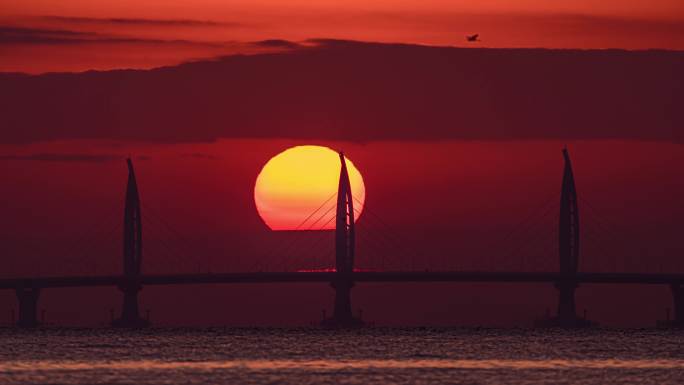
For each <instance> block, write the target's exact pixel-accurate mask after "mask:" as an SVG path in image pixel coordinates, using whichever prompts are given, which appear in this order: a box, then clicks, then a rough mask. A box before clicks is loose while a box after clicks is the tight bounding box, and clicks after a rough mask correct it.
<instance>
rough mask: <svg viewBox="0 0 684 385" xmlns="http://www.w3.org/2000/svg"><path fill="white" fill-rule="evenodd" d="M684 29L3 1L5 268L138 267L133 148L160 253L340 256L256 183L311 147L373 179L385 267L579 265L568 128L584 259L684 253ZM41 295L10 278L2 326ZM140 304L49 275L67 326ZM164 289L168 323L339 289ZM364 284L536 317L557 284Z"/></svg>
mask: <svg viewBox="0 0 684 385" xmlns="http://www.w3.org/2000/svg"><path fill="white" fill-rule="evenodd" d="M312 3H315V5H312ZM474 33H479V34H480V38H481V40H482V41H481V42H476V43H468V42H466V40H465V35H468V34H474ZM607 48H610V49H608V50H605V49H607ZM683 50H684V2H682V1H681V0H652V1H648V2H647V1H626V0H623V1H617V0H607V1H590V0H573V1H569V0H567V1H566V0H563V1H533V0H519V1H503V0H483V1H467V2H466V1H447V0H444V1H438V0H432V1H430V0H427V1H426V0H423V1H374V2H369V1H358V0H352V1H345V2H336V1H317V2H311V1H304V0H302V1H258V2H255V1H221V0H197V1H192V2H190V1H178V0H167V1H161V0H160V1H143V0H136V1H128V0H126V1H103V0H100V1H87V2H84V1H75V0H62V1H37V0H16V1H14V0H12V1H9V0H0V128H1V131H0V132H2V134H3V135H2V136H1V137H0V179H1V180H2V184H0V197H1V198H2V199H0V242H2V244H3V256H2V267H0V276H11V277H16V276H28V275H40V276H43V275H84V274H85V275H87V274H114V273H117V272H119V271H120V269H121V266H120V265H121V244H120V243H121V228H120V225H121V219H122V217H123V212H122V209H123V199H124V191H125V181H126V178H127V174H126V171H127V170H126V165H125V162H124V159H125V158H126V157H129V156H130V157H132V158H133V160H134V163H135V167H136V172H137V176H138V184H139V187H140V194H141V199H142V201H143V208H142V211H143V215H144V216H145V221H146V222H145V223H144V231H145V233H144V237H145V240H146V241H145V242H146V243H145V245H146V246H145V247H146V249H145V259H144V262H143V271H144V272H145V273H148V272H150V273H167V272H168V273H182V272H198V271H202V272H207V271H213V272H225V271H229V272H232V271H245V270H249V271H253V270H255V269H258V270H278V269H284V268H287V269H290V270H297V269H310V268H328V267H330V266H331V264H332V259H330V258H328V257H329V255H330V253H332V252H333V249H332V247H333V243H332V238H331V234H330V232H309V233H307V234H304V235H302V234H298V233H296V232H287V231H285V232H282V231H278V232H274V231H271V230H270V228H269V227H268V226H267V223H265V222H264V220H263V219H262V217H260V216H259V213H258V211H257V207H256V203H255V184H256V182H257V178H258V175H259V173H260V171H261V170H262V168H263V167H264V165H266V164H267V162H268V161H269V160H271V159H272V158H273V157H274V156H276V155H277V154H279V153H281V152H282V151H285V150H287V149H288V148H291V147H294V146H301V145H320V146H326V147H329V148H331V149H334V150H343V151H344V153H345V155H346V156H347V158H348V159H349V160H350V161H351V162H353V164H354V166H355V168H356V169H358V172H359V173H360V175H361V176H362V177H363V184H364V186H365V191H364V193H365V206H364V210H366V211H365V212H364V215H363V216H362V217H361V218H360V219H359V221H358V242H359V244H358V251H357V261H358V263H359V267H362V268H368V269H388V270H390V269H395V270H396V269H407V268H408V267H411V268H416V269H421V270H440V269H441V270H445V269H463V270H468V269H469V270H519V269H527V270H535V271H544V270H554V269H557V263H558V261H557V259H558V257H557V245H556V243H557V241H556V238H557V234H556V233H555V231H556V226H557V223H556V222H557V205H558V201H559V199H560V197H559V191H560V182H561V175H562V174H561V173H562V170H563V163H562V155H561V149H562V148H563V146H568V148H569V150H570V156H571V157H572V160H573V166H574V168H575V179H576V182H577V189H578V193H579V196H580V198H581V200H580V221H581V223H582V227H581V231H582V254H581V256H580V270H581V271H649V272H673V271H676V272H684V259H683V258H684V257H683V256H684V244H683V243H682V242H681V238H682V234H683V233H684V227H683V226H682V220H681V218H682V217H684V204H682V196H684V175H683V174H682V170H684V148H683V145H684V132H683V131H682V128H683V127H684V109H683V108H682V101H683V100H684V71H682V68H684V51H683ZM93 70H95V71H93ZM122 70H125V71H122ZM335 172H339V169H337V170H336V171H335ZM334 177H337V175H334ZM354 178H356V176H355V177H354ZM257 195H258V194H257ZM323 199H324V198H323ZM310 203H311V202H308V204H310ZM321 203H323V202H321ZM302 219H303V218H302ZM383 229H384V230H383ZM312 245H314V246H315V247H314V246H312ZM197 298H202V299H204V300H203V301H198V300H197ZM670 300H671V299H670V294H669V291H668V289H667V288H665V287H648V288H642V287H636V286H628V287H614V286H599V285H593V286H592V285H586V286H583V287H581V288H580V289H579V290H578V292H577V301H578V311H580V312H581V310H582V309H583V308H587V309H588V311H589V314H590V316H592V317H593V318H594V319H597V320H598V321H599V322H602V323H607V324H615V325H628V326H638V325H652V324H653V322H654V320H655V319H658V318H663V317H664V314H665V308H667V307H669V306H671V304H670ZM15 302H16V300H15V296H14V293H13V292H10V291H4V292H0V323H3V322H5V321H7V320H8V319H9V314H10V313H9V312H10V309H11V308H13V307H16V303H15ZM119 302H120V293H119V292H118V291H117V290H116V289H114V288H101V289H96V290H91V291H88V292H84V291H83V290H82V289H64V290H63V289H59V290H46V291H45V292H44V293H43V294H41V307H43V308H45V309H46V311H47V317H48V319H49V321H51V322H58V323H64V324H79V323H80V324H88V325H93V324H98V323H105V322H108V320H109V309H110V308H116V309H118V307H119V305H120V304H119ZM635 302H638V303H639V305H638V306H639V312H638V314H633V313H632V312H633V311H634V307H635ZM141 303H142V308H143V309H145V308H150V309H151V310H152V316H153V318H154V319H156V320H159V322H160V323H162V324H163V323H164V322H166V323H167V324H240V325H267V324H274V323H281V324H287V325H302V324H308V323H309V322H316V321H318V319H319V318H320V314H321V309H324V308H327V309H328V310H330V307H331V305H332V289H330V288H329V287H328V286H327V285H304V284H301V285H292V286H282V285H280V286H279V285H262V286H258V285H255V286H249V285H235V286H199V287H196V288H195V290H194V291H192V292H190V291H188V290H187V287H154V288H145V289H144V290H143V291H142V293H141ZM207 303H213V304H215V303H220V304H225V306H223V305H221V306H218V309H217V308H216V306H213V307H212V308H211V309H209V308H207V307H206V306H205V304H207ZM353 304H354V305H353V306H354V308H355V311H356V310H357V308H363V310H364V315H365V317H368V319H370V320H372V321H377V322H378V323H381V324H382V323H384V324H449V325H453V324H478V325H511V324H515V325H528V324H529V323H530V322H531V320H532V319H533V318H534V317H537V316H540V315H542V314H543V313H544V312H545V310H546V309H547V308H552V309H553V308H554V306H555V291H554V289H553V288H552V287H551V286H550V285H518V286H515V285H465V284H464V285H457V284H431V285H422V286H421V285H415V284H412V285H389V284H372V285H370V284H369V285H357V286H356V287H355V289H354V291H353ZM179 308H183V309H185V310H183V311H178V309H179ZM466 309H467V310H466ZM5 315H7V316H6V317H5ZM625 315H629V317H625ZM276 321H277V322H276Z"/></svg>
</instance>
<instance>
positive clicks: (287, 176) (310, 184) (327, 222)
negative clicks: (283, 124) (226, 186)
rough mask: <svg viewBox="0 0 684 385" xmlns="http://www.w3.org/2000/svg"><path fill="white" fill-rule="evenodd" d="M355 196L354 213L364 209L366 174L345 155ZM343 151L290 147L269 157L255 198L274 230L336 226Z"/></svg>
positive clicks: (260, 175) (264, 218)
mask: <svg viewBox="0 0 684 385" xmlns="http://www.w3.org/2000/svg"><path fill="white" fill-rule="evenodd" d="M345 162H346V164H347V171H348V173H349V181H350V183H351V189H352V197H353V200H354V216H355V219H358V218H359V216H360V215H361V212H362V211H363V205H364V202H365V199H366V188H365V186H364V184H363V177H362V176H361V173H360V172H359V170H358V169H357V168H356V167H355V166H354V164H353V163H352V162H351V161H350V160H349V159H347V158H346V157H345ZM340 169H341V164H340V157H339V154H338V153H337V152H335V151H333V150H331V149H330V148H328V147H323V146H297V147H292V148H289V149H287V150H285V151H283V152H281V153H280V154H278V155H276V156H274V157H273V158H271V160H269V161H268V162H267V163H266V165H265V166H264V168H263V169H262V170H261V172H260V173H259V176H258V177H257V180H256V184H255V186H254V202H255V203H256V207H257V211H258V212H259V216H261V219H262V220H263V221H264V223H266V225H267V226H268V227H269V228H271V229H272V230H323V229H333V228H335V214H336V210H335V207H336V204H337V188H338V183H339V178H340Z"/></svg>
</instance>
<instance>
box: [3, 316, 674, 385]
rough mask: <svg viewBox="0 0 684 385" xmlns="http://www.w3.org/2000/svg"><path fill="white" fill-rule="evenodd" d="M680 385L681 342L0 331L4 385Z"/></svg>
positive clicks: (534, 333) (512, 335) (414, 333)
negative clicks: (286, 384)
mask: <svg viewBox="0 0 684 385" xmlns="http://www.w3.org/2000/svg"><path fill="white" fill-rule="evenodd" d="M282 383H289V384H514V385H515V384H526V385H527V384H659V385H667V384H684V332H677V331H658V330H590V331H560V330H523V329H520V330H515V329H514V330H510V329H506V330H502V329H421V328H407V329H387V328H368V329H362V330H356V331H326V330H320V329H224V328H211V329H148V330H142V331H119V330H110V329H49V328H48V329H39V330H35V331H18V330H15V329H0V384H3V385H4V384H282Z"/></svg>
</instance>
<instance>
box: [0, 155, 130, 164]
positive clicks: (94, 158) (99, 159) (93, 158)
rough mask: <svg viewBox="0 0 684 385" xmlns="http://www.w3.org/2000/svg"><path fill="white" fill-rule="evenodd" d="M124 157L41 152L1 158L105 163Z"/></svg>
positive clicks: (1, 158)
mask: <svg viewBox="0 0 684 385" xmlns="http://www.w3.org/2000/svg"><path fill="white" fill-rule="evenodd" d="M121 159H124V157H123V156H121V155H114V154H56V153H41V154H28V155H0V160H17V161H40V162H86V163H103V162H111V161H115V160H121Z"/></svg>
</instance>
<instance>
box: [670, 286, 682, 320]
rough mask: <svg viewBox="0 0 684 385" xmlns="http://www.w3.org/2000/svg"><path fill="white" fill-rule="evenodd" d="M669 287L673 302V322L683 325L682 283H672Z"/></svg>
mask: <svg viewBox="0 0 684 385" xmlns="http://www.w3.org/2000/svg"><path fill="white" fill-rule="evenodd" d="M670 289H671V290H672V301H673V302H674V323H675V325H677V326H678V327H684V285H681V284H673V285H671V286H670Z"/></svg>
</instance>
